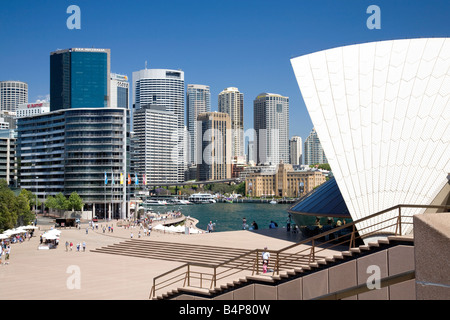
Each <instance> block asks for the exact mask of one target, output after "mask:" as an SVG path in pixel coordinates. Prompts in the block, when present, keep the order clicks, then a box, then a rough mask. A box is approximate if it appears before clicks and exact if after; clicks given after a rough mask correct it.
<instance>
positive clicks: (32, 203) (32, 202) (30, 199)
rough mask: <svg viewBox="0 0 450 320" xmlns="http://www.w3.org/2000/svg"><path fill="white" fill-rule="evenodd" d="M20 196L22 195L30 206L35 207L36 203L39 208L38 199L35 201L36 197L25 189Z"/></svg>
mask: <svg viewBox="0 0 450 320" xmlns="http://www.w3.org/2000/svg"><path fill="white" fill-rule="evenodd" d="M20 194H22V195H24V196H25V197H26V198H27V199H28V202H29V204H30V206H36V203H37V206H38V207H39V206H40V205H41V204H42V203H41V202H40V201H39V199H37V196H36V195H35V194H34V193H33V192H31V191H29V190H27V189H22V190H21V191H20Z"/></svg>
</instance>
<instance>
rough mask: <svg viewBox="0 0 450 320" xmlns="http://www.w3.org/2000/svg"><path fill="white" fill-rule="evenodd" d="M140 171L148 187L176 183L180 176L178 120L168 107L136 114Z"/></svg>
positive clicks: (154, 106)
mask: <svg viewBox="0 0 450 320" xmlns="http://www.w3.org/2000/svg"><path fill="white" fill-rule="evenodd" d="M134 133H135V138H136V145H135V146H134V147H135V157H136V164H135V167H136V171H137V172H138V175H139V176H140V177H142V176H143V175H144V174H145V175H146V177H147V184H158V183H176V182H179V176H178V166H177V164H178V147H177V145H178V135H177V116H176V115H175V114H174V112H173V111H168V110H167V108H166V107H165V106H157V105H148V106H143V107H141V108H140V109H138V110H136V112H135V114H134Z"/></svg>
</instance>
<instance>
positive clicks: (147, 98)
mask: <svg viewBox="0 0 450 320" xmlns="http://www.w3.org/2000/svg"><path fill="white" fill-rule="evenodd" d="M132 91H133V93H132V94H133V113H135V112H137V110H139V109H140V108H143V107H145V106H152V105H157V106H162V107H164V108H165V109H166V110H167V111H169V112H172V113H173V114H174V115H175V119H174V120H173V121H175V124H176V126H175V127H174V129H173V130H174V132H176V133H177V135H178V141H177V147H176V148H177V150H178V156H177V159H176V161H174V162H171V163H167V165H166V170H169V171H172V168H169V166H175V167H176V170H177V175H178V182H182V181H184V171H185V164H184V143H185V138H184V100H185V98H184V72H183V71H181V70H170V69H143V70H140V71H135V72H133V84H132ZM133 117H134V116H133ZM170 118H172V117H170ZM133 123H135V121H133ZM133 130H134V131H135V132H136V135H139V134H142V131H139V130H137V128H133Z"/></svg>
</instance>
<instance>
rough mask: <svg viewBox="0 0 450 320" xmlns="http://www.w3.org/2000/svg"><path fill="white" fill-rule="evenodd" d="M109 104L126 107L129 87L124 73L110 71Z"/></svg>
mask: <svg viewBox="0 0 450 320" xmlns="http://www.w3.org/2000/svg"><path fill="white" fill-rule="evenodd" d="M110 77H111V79H110V85H111V88H110V104H109V106H110V107H111V108H125V109H128V100H129V88H130V84H129V83H128V77H127V76H126V75H122V74H117V73H111V75H110Z"/></svg>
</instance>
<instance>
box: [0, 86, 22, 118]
mask: <svg viewBox="0 0 450 320" xmlns="http://www.w3.org/2000/svg"><path fill="white" fill-rule="evenodd" d="M27 102H28V84H26V83H25V82H22V81H0V110H2V111H11V112H16V109H17V106H18V105H19V104H21V103H27Z"/></svg>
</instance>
